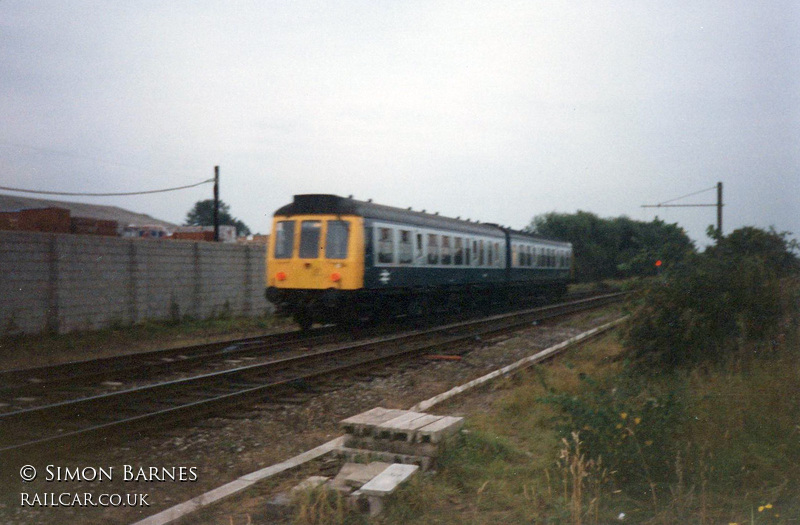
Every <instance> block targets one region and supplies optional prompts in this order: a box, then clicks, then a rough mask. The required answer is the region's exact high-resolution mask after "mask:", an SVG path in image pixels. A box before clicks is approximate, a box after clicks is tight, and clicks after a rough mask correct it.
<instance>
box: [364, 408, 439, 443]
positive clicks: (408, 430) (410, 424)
mask: <svg viewBox="0 0 800 525" xmlns="http://www.w3.org/2000/svg"><path fill="white" fill-rule="evenodd" d="M442 417H443V416H434V415H432V414H420V416H419V417H416V418H411V417H407V418H405V419H404V418H403V417H402V416H401V417H399V418H395V419H392V420H390V421H387V422H386V423H384V424H382V425H379V426H378V427H377V428H378V429H379V430H382V431H383V430H389V432H391V439H393V440H395V441H407V442H412V441H414V438H415V437H416V430H417V429H418V428H422V427H424V426H426V425H430V424H431V423H434V422H436V421H439V420H440V419H442ZM381 434H383V432H381Z"/></svg>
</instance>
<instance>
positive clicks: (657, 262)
mask: <svg viewBox="0 0 800 525" xmlns="http://www.w3.org/2000/svg"><path fill="white" fill-rule="evenodd" d="M659 266H661V259H659V260H657V261H656V267H659Z"/></svg>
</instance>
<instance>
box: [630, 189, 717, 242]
mask: <svg viewBox="0 0 800 525" xmlns="http://www.w3.org/2000/svg"><path fill="white" fill-rule="evenodd" d="M713 189H716V190H717V203H716V204H667V203H668V202H675V201H677V200H680V199H685V198H686V197H691V196H692V195H697V194H698V193H705V192H707V191H711V190H713ZM708 206H715V207H716V208H717V239H719V238H720V237H722V207H723V206H724V204H723V203H722V183H721V182H718V183H717V185H716V186H713V187H711V188H708V189H705V190H700V191H696V192H694V193H690V194H688V195H683V196H681V197H677V198H674V199H670V200H668V201H664V202H660V203H658V204H642V208H693V207H697V208H705V207H708Z"/></svg>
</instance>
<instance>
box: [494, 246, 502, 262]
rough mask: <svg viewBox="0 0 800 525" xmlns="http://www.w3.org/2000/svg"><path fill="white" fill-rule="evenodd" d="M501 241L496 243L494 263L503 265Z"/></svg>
mask: <svg viewBox="0 0 800 525" xmlns="http://www.w3.org/2000/svg"><path fill="white" fill-rule="evenodd" d="M500 260H501V259H500V243H499V242H496V243H494V265H495V266H501V264H500Z"/></svg>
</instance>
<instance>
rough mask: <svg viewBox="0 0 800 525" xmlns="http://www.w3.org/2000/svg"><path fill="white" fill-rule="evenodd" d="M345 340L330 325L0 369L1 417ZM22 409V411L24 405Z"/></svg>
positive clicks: (344, 335)
mask: <svg viewBox="0 0 800 525" xmlns="http://www.w3.org/2000/svg"><path fill="white" fill-rule="evenodd" d="M347 339H350V336H349V335H347V334H345V333H343V332H342V331H341V330H336V329H335V328H334V327H322V328H318V329H314V330H311V331H308V332H301V331H299V330H297V331H292V332H283V333H277V334H269V335H264V336H257V337H248V338H244V339H237V340H231V341H221V342H215V343H205V344H199V345H192V346H188V347H180V348H172V349H165V350H154V351H149V352H141V353H134V354H127V355H121V356H113V357H107V358H101V359H92V360H86V361H77V362H69V363H63V364H59V365H51V366H42V367H36V368H26V369H16V370H5V371H0V413H2V412H7V411H13V410H15V409H19V408H21V407H20V405H21V404H28V405H30V404H32V403H34V402H35V404H46V403H47V400H48V399H49V400H53V402H55V401H56V400H63V399H67V398H70V397H76V396H75V394H76V392H80V391H83V392H84V394H85V393H86V392H87V391H89V390H91V389H93V388H94V389H101V390H102V389H104V390H109V389H114V388H115V387H120V386H123V385H125V384H128V385H130V384H132V383H135V382H137V381H146V380H151V381H152V380H153V379H154V378H158V377H163V376H165V375H169V374H178V373H181V372H186V371H189V370H197V369H200V368H203V367H215V366H216V367H223V366H226V365H227V367H230V365H235V364H237V363H238V362H241V361H247V360H251V359H259V358H261V359H263V358H266V357H270V356H274V355H276V354H283V353H287V352H290V351H297V350H301V349H303V348H312V347H316V346H320V345H325V344H331V343H336V342H342V341H343V340H347ZM23 408H24V407H23Z"/></svg>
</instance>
